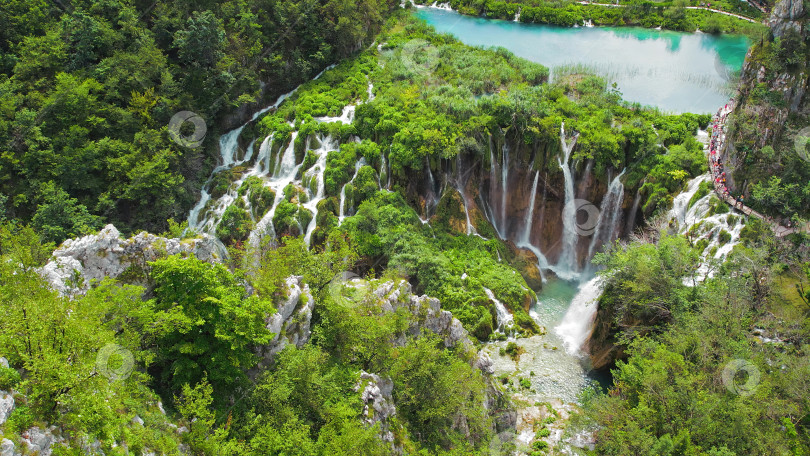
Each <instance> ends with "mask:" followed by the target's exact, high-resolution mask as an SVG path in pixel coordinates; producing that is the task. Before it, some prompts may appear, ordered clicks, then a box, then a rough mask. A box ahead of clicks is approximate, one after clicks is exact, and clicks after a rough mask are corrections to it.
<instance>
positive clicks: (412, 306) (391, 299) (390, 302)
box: [374, 280, 472, 347]
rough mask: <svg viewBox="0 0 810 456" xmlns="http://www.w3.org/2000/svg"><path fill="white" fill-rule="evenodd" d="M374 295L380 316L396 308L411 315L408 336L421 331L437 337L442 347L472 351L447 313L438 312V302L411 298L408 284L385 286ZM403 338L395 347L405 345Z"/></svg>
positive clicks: (464, 330)
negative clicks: (380, 310) (442, 344)
mask: <svg viewBox="0 0 810 456" xmlns="http://www.w3.org/2000/svg"><path fill="white" fill-rule="evenodd" d="M374 294H375V295H376V296H377V298H379V299H381V301H382V302H381V304H382V310H383V312H386V313H393V312H396V310H397V309H399V308H405V309H407V310H408V311H409V312H410V313H411V314H412V315H413V317H414V318H413V319H412V323H411V325H410V327H409V328H408V331H407V332H408V335H411V336H418V335H419V334H420V333H421V331H422V329H423V328H424V329H428V330H430V331H432V332H434V333H435V334H437V335H438V336H439V337H441V338H442V339H443V340H444V345H445V346H446V347H452V346H454V345H456V344H457V343H461V344H463V345H465V346H468V347H472V342H470V338H469V337H468V336H469V334H468V333H467V330H466V329H464V327H463V326H462V325H461V322H460V321H458V319H456V318H454V317H453V314H451V313H450V312H448V311H446V310H442V309H441V305H440V303H439V300H438V299H436V298H431V297H429V296H426V295H422V296H416V295H414V294H413V288H412V287H411V284H410V283H408V281H406V280H400V281H399V282H398V283H397V282H394V281H388V282H385V283H383V284H382V285H380V286H379V287H377V289H376V290H374ZM406 336H407V335H406V334H403V335H401V336H400V337H399V339H397V340H396V341H395V344H396V345H405V344H406V343H407V337H406Z"/></svg>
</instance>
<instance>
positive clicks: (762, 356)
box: [580, 221, 810, 455]
mask: <svg viewBox="0 0 810 456" xmlns="http://www.w3.org/2000/svg"><path fill="white" fill-rule="evenodd" d="M651 235H652V236H651V237H650V238H647V239H645V240H639V241H635V242H632V243H628V244H626V245H619V246H616V247H615V248H614V249H613V250H612V251H610V252H609V253H607V254H600V255H601V257H599V258H597V260H596V261H597V262H600V263H602V264H604V265H605V266H606V269H605V270H604V272H603V275H604V277H605V280H606V286H605V293H604V294H603V295H602V297H601V298H600V306H601V307H602V308H603V309H605V310H606V311H608V312H610V313H611V314H612V316H613V321H615V322H616V325H617V327H618V328H619V331H618V332H617V334H616V338H617V339H619V340H620V341H621V343H622V344H626V346H627V347H628V349H627V353H628V359H627V360H626V361H619V362H618V365H617V367H616V369H615V370H614V371H613V375H614V376H613V381H614V383H613V386H612V387H611V389H610V392H609V394H607V395H595V396H593V397H590V398H589V399H588V401H587V404H586V406H585V409H586V412H585V413H584V414H583V415H582V416H581V417H580V419H581V420H582V423H583V425H593V424H596V425H598V426H599V429H600V430H599V431H598V432H599V443H598V445H597V454H606V455H628V454H638V455H642V454H656V455H675V454H708V455H732V454H763V453H764V454H791V455H800V454H807V453H808V451H810V446H808V444H810V441H809V440H808V436H809V435H810V434H808V430H809V429H810V415H808V411H809V410H810V409H808V397H810V391H808V388H810V384H808V382H807V376H808V373H810V364H808V357H807V350H808V345H807V340H808V334H810V320H808V318H807V315H808V310H810V300H808V298H810V296H808V295H807V291H806V290H805V289H802V288H800V287H798V286H796V288H795V289H794V285H796V283H797V281H798V282H799V283H801V281H802V280H804V281H806V280H807V279H808V278H810V276H808V274H810V269H808V267H807V255H808V252H807V249H806V247H807V244H806V238H802V237H794V238H792V239H790V240H777V239H775V238H774V237H773V235H772V234H770V233H769V229H768V228H767V227H766V226H765V225H764V224H762V223H757V222H756V221H749V225H747V226H746V227H745V228H744V233H743V238H744V242H743V245H740V246H738V247H736V248H735V249H734V251H733V253H732V254H731V255H730V256H729V258H728V259H727V261H725V262H724V263H722V264H716V265H714V267H715V268H716V271H717V274H716V275H714V277H712V278H711V279H708V280H706V281H704V282H702V283H700V284H698V285H696V286H688V285H686V284H687V283H689V282H690V281H691V280H692V279H691V278H690V276H691V274H693V273H694V270H695V267H696V264H697V263H699V262H701V261H704V260H701V259H700V257H699V256H698V255H697V254H696V252H695V249H694V245H692V243H691V242H690V241H689V240H688V239H686V238H684V237H682V236H670V235H667V234H666V233H655V232H652V233H651ZM802 264H804V266H803V269H802V266H801V265H802ZM753 328H759V330H758V331H752V329H753ZM764 333H767V334H770V335H773V336H774V337H775V338H776V342H773V341H771V342H767V341H765V340H764V339H762V338H761V337H759V338H758V336H757V335H756V334H764ZM732 360H747V361H748V362H749V363H751V364H750V365H751V366H753V367H754V370H753V371H745V372H739V374H738V375H739V376H740V377H739V378H736V380H735V381H736V382H737V383H735V384H737V385H744V384H745V383H746V382H747V381H748V379H749V378H752V377H753V376H755V375H756V376H757V377H756V380H755V383H754V384H756V388H752V389H751V390H750V391H745V390H742V394H741V393H740V391H741V390H736V391H735V390H734V388H731V389H729V387H728V385H729V384H728V383H727V382H726V381H724V380H723V377H722V375H721V374H722V372H723V371H724V369H725V368H727V366H728V365H729V363H731V362H732Z"/></svg>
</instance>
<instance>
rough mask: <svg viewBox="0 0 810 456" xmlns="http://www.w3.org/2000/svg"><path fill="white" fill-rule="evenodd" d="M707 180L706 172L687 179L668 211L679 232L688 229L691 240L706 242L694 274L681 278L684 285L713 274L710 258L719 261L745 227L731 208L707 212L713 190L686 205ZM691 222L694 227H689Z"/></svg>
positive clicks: (733, 244) (743, 222) (734, 244)
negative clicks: (729, 209)
mask: <svg viewBox="0 0 810 456" xmlns="http://www.w3.org/2000/svg"><path fill="white" fill-rule="evenodd" d="M710 180H711V177H710V176H709V174H708V173H706V174H704V175H702V176H698V177H696V178H694V179H692V180H691V181H689V183H688V184H687V187H686V190H685V191H684V192H683V193H681V194H679V195H678V196H676V197H675V198H674V200H673V207H672V210H671V211H670V217H671V218H673V219H675V220H676V221H677V224H678V232H679V233H681V234H686V233H687V232H689V233H690V238H691V239H692V242H697V241H698V240H701V239H703V240H707V241H708V245H706V247H705V248H704V249H703V252H701V257H702V258H703V260H704V261H703V262H702V263H701V264H700V266H699V267H698V269H697V271H696V272H695V276H694V277H689V278H685V279H684V284H685V285H689V286H691V285H693V284H694V283H695V282H699V281H702V280H704V278H707V277H712V276H713V275H714V265H713V264H712V263H713V261H712V260H716V261H722V260H723V259H724V258H725V257H726V256H727V255H728V254H729V253H730V252H731V250H732V249H733V248H734V246H736V245H737V244H738V243H739V242H740V233H741V232H742V229H743V227H744V226H745V217H742V218H741V217H740V216H739V215H735V214H734V211H729V212H728V213H722V214H713V215H709V214H710V212H711V206H712V200H713V199H716V198H717V196H716V195H715V193H714V192H709V193H708V194H707V195H705V196H704V197H702V198H700V199H699V200H697V201H695V202H694V203H693V204H692V206H689V201H690V200H691V199H692V197H693V196H694V195H695V193H697V191H698V189H699V188H700V184H701V183H702V182H705V181H710ZM693 225H697V226H696V227H694V228H693ZM723 232H725V233H728V239H726V240H725V242H723V240H721V233H723Z"/></svg>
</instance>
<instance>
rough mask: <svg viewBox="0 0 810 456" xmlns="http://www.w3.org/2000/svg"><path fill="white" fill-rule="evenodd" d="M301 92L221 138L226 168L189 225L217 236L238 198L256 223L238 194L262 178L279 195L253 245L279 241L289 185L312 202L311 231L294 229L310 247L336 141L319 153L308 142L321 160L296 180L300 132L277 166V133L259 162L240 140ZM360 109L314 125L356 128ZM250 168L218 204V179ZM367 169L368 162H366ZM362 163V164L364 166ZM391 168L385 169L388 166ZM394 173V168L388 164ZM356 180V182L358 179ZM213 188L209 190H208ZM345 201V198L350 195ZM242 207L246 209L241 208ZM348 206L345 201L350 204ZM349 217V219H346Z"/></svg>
mask: <svg viewBox="0 0 810 456" xmlns="http://www.w3.org/2000/svg"><path fill="white" fill-rule="evenodd" d="M331 68H334V65H332V66H329V67H327V68H326V69H324V70H323V71H322V72H321V73H319V74H318V75H317V76H316V77H315V79H318V78H319V77H320V76H321V75H322V74H323V73H324V72H326V71H328V70H329V69H331ZM296 90H297V88H296V89H295V90H293V91H291V92H289V93H287V94H284V95H282V96H280V97H279V98H278V99H277V100H276V102H275V103H273V104H272V105H270V106H268V107H267V108H264V109H262V110H261V111H259V112H257V113H255V114H254V115H253V116H252V118H251V120H250V121H249V122H248V123H246V124H245V125H242V126H240V127H238V128H236V129H234V130H231V131H229V132H227V133H225V134H224V135H222V136H221V137H220V155H221V164H220V165H219V166H217V167H216V169H215V170H214V172H213V173H212V175H211V177H210V178H209V179H208V182H206V185H205V187H204V189H203V190H202V192H201V197H200V201H199V202H198V203H197V205H195V207H194V208H193V209H192V210H191V212H190V213H189V226H190V227H192V228H194V229H196V230H198V231H203V232H207V233H211V234H213V233H214V232H215V231H216V228H217V225H218V224H219V221H220V220H221V218H222V215H223V213H224V212H225V210H226V209H227V208H228V207H229V206H231V205H232V204H233V203H234V202H235V201H236V200H237V198H242V202H241V203H244V206H245V207H246V208H247V210H248V213H249V214H250V216H251V218H253V214H252V208H251V205H250V201H249V199H248V195H242V196H240V195H239V194H238V190H239V188H240V186H241V185H242V183H243V182H244V181H245V180H246V179H247V178H249V177H253V176H258V177H260V178H261V179H262V181H263V182H264V185H265V186H267V187H269V188H271V189H272V190H273V191H274V192H275V199H274V200H273V202H272V206H270V209H269V210H268V211H267V212H266V213H264V214H263V215H262V216H261V218H260V219H259V220H258V221H256V223H255V226H254V229H253V230H252V231H251V232H250V234H249V237H248V241H249V243H250V245H252V246H258V245H259V243H260V240H261V238H262V237H264V236H272V237H276V227H274V226H273V217H274V215H275V213H276V209H277V208H278V206H279V204H280V203H281V202H282V201H283V200H284V198H285V195H284V189H285V187H287V186H288V185H289V184H294V185H295V186H296V187H298V188H299V190H303V191H304V192H305V193H306V196H307V197H308V198H307V199H306V202H302V203H299V204H300V207H301V208H302V209H301V210H304V209H306V210H308V211H309V212H310V213H311V214H312V219H311V220H310V222H309V223H308V225H307V226H306V227H303V226H301V222H300V221H299V220H298V219H297V218H296V220H295V221H294V222H291V223H292V224H293V225H292V227H293V228H295V227H297V229H298V232H300V233H301V234H303V235H304V240H305V242H306V243H307V245H309V244H310V242H311V238H312V234H313V232H314V231H315V229H316V228H317V222H316V220H317V215H318V203H319V202H320V201H322V200H323V198H324V197H325V194H324V193H325V185H324V171H325V169H326V157H327V154H328V153H329V152H330V151H332V150H335V149H336V148H337V146H338V145H337V144H336V142H335V141H334V140H333V138H331V137H330V136H326V137H320V136H319V137H317V138H316V139H318V141H319V144H320V146H319V147H318V148H317V149H315V150H309V138H307V140H306V146H305V149H306V150H309V152H308V153H310V154H314V156H315V158H316V160H315V163H314V164H313V165H312V166H311V167H309V169H307V170H305V172H304V174H303V176H302V178H301V179H300V180H299V179H296V176H298V175H299V173H300V172H301V167H302V166H303V162H302V163H296V156H295V149H296V147H295V142H296V139H297V138H298V131H295V130H294V131H292V132H291V135H290V138H289V143H288V144H287V146H286V148H285V149H284V150H282V151H279V152H278V153H277V154H276V157H275V162H273V158H272V153H271V152H272V145H273V141H274V139H276V138H275V135H274V134H271V135H270V136H268V137H266V138H264V140H263V141H262V142H261V145H260V146H259V147H258V150H257V153H256V154H255V155H256V156H255V157H253V155H254V154H253V152H254V148H253V144H254V143H253V142H251V144H250V145H249V146H248V148H247V150H246V151H245V153H244V154H243V153H241V151H240V150H239V141H238V139H239V136H240V134H241V133H242V132H243V130H244V128H245V127H246V126H247V125H248V124H249V123H250V122H253V121H255V120H256V119H258V118H259V116H261V115H262V114H264V113H265V112H267V111H269V110H270V109H273V108H277V107H278V106H279V105H280V104H281V103H282V102H283V101H284V100H285V99H286V98H288V97H289V96H290V95H292V94H293V93H294V92H295V91H296ZM374 98H375V96H374V86H373V84H372V83H371V82H370V81H369V84H368V101H372V100H374ZM355 110H356V105H353V104H350V105H347V106H345V107H344V108H343V109H342V111H341V113H340V115H339V116H335V117H329V116H326V117H318V118H315V119H314V120H315V121H317V122H322V123H330V122H339V123H346V124H348V123H351V122H352V120H353V119H354V115H355ZM289 125H290V126H291V127H294V126H295V124H294V123H293V122H290V123H289ZM245 163H251V167H250V169H248V170H247V171H245V172H242V173H241V174H239V175H238V176H239V178H238V179H237V180H235V181H232V182H231V184H230V185H229V187H228V189H227V190H226V191H225V193H224V194H223V195H222V196H220V197H218V198H217V199H216V200H213V198H212V197H211V194H210V193H209V191H211V188H210V186H211V182H212V180H213V178H214V175H215V174H217V173H218V172H221V171H225V170H228V169H231V168H233V167H235V166H237V165H242V164H245ZM361 163H362V164H364V162H361ZM362 164H358V170H359V167H360V166H362ZM384 166H385V165H384ZM388 166H389V168H390V164H388ZM388 174H389V175H388V179H389V182H390V170H389V173H388ZM356 175H357V170H356V171H355V176H356ZM353 179H354V178H353ZM206 189H207V190H206ZM343 196H344V198H345V193H344V195H343ZM303 200H304V199H303V198H302V201H303ZM241 203H240V204H241ZM344 203H345V201H344ZM343 209H344V208H343V204H342V205H341V211H343ZM341 215H343V214H341Z"/></svg>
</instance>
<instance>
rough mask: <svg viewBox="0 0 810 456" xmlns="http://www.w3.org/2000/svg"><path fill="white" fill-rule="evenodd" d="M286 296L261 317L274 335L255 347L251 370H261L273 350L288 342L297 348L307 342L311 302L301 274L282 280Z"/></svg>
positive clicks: (276, 350)
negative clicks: (271, 313) (258, 359)
mask: <svg viewBox="0 0 810 456" xmlns="http://www.w3.org/2000/svg"><path fill="white" fill-rule="evenodd" d="M285 287H286V292H285V295H286V296H287V299H285V300H284V302H283V303H281V305H279V306H278V309H277V312H276V313H274V314H273V315H270V316H268V317H267V319H265V324H266V328H267V329H269V330H270V331H271V332H273V333H274V334H275V337H274V338H273V340H272V341H270V343H269V344H267V345H265V346H262V347H259V349H258V350H257V353H256V354H257V355H258V356H259V358H260V361H259V365H258V366H257V367H256V368H254V369H253V371H252V373H258V372H259V370H261V369H265V368H266V367H267V366H269V364H270V362H271V361H272V360H273V357H274V356H275V355H276V353H278V352H280V351H281V350H282V349H283V348H284V347H286V346H287V345H288V344H291V345H295V346H296V347H298V348H301V347H303V346H304V344H306V343H307V342H308V341H309V336H310V334H311V331H310V322H311V320H312V308H313V305H314V303H315V301H314V299H313V298H312V294H311V293H310V291H309V285H307V284H305V283H304V278H303V277H301V276H290V277H288V278H287V280H286V281H285Z"/></svg>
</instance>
